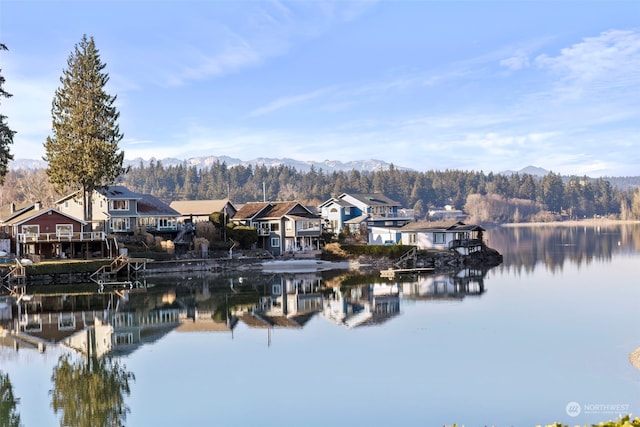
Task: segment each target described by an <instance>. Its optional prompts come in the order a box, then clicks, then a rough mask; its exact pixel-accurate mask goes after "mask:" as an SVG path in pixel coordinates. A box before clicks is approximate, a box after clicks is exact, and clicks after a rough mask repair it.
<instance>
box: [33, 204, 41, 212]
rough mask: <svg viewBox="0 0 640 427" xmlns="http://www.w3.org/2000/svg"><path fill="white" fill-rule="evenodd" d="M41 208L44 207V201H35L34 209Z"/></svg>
mask: <svg viewBox="0 0 640 427" xmlns="http://www.w3.org/2000/svg"><path fill="white" fill-rule="evenodd" d="M41 208H42V203H40V202H35V203H34V204H33V210H34V211H39V210H40V209H41Z"/></svg>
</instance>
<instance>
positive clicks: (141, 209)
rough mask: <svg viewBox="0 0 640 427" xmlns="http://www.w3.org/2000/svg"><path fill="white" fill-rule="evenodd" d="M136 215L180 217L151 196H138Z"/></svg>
mask: <svg viewBox="0 0 640 427" xmlns="http://www.w3.org/2000/svg"><path fill="white" fill-rule="evenodd" d="M138 197H139V199H138V214H145V215H164V216H180V213H179V212H178V211H176V210H175V209H173V208H172V207H171V206H169V205H167V204H166V203H165V202H163V201H162V200H160V199H158V198H157V197H155V196H152V195H151V194H140V195H138Z"/></svg>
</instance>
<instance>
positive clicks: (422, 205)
mask: <svg viewBox="0 0 640 427" xmlns="http://www.w3.org/2000/svg"><path fill="white" fill-rule="evenodd" d="M116 183H117V184H121V185H125V186H127V187H129V188H130V189H132V190H134V191H137V192H142V193H150V194H153V195H155V196H157V197H159V198H160V199H162V200H164V201H165V202H167V203H169V202H171V201H173V200H195V199H222V198H227V197H228V198H229V199H230V200H231V201H232V202H233V203H236V204H242V203H245V202H249V201H261V200H297V201H300V202H301V203H304V204H306V205H309V206H317V205H319V204H320V203H322V202H324V201H326V200H327V199H329V198H330V197H333V196H338V195H340V194H341V193H345V192H353V193H373V192H381V193H384V194H385V195H386V196H387V197H390V198H391V199H393V200H396V201H397V202H399V203H400V204H401V205H402V206H403V207H405V208H410V209H414V211H415V214H416V216H417V218H418V219H421V218H424V217H425V216H426V215H427V212H428V210H429V209H431V208H436V207H443V206H445V205H452V206H454V207H455V208H457V209H464V210H465V212H467V213H469V214H471V216H472V219H473V220H475V221H482V222H521V221H532V220H542V221H545V220H554V219H558V218H559V217H560V216H561V215H562V216H563V217H571V218H584V217H593V216H596V215H599V216H614V217H617V218H621V219H640V190H639V189H638V188H635V189H627V190H620V189H618V188H617V187H613V186H612V185H611V184H610V182H609V181H608V180H606V179H601V178H600V179H590V178H587V177H562V176H560V175H559V174H555V173H553V172H550V173H548V174H547V175H546V176H544V177H542V178H539V177H535V176H532V175H529V174H512V175H511V174H510V175H503V174H494V173H488V174H485V173H483V172H475V171H461V170H444V171H433V170H432V171H427V172H416V171H404V170H399V169H397V168H395V167H394V166H393V165H391V166H390V167H389V168H388V169H386V170H379V171H374V172H361V171H357V170H353V171H350V172H342V171H341V172H331V173H325V172H323V171H322V170H321V169H320V170H316V169H313V168H312V169H311V170H310V171H308V172H300V171H298V170H296V169H295V168H293V167H289V166H279V167H266V166H242V165H238V166H233V167H227V165H226V164H225V163H215V164H213V165H211V166H208V167H204V168H198V167H196V166H189V165H187V164H183V165H179V166H164V165H163V164H162V163H161V162H160V161H154V162H151V163H150V164H149V165H147V166H144V165H142V164H140V165H139V166H137V167H132V168H131V169H130V170H129V171H128V172H127V173H126V174H124V175H122V176H121V177H119V179H118V180H117V182H116ZM0 189H1V191H0V202H2V203H1V205H2V206H6V205H7V204H8V203H10V202H28V201H41V202H42V203H43V204H45V205H51V204H52V203H53V201H55V200H56V199H57V198H59V197H60V196H62V195H61V194H56V192H55V191H54V190H53V187H52V186H51V185H50V184H49V183H48V181H47V179H46V174H45V173H44V170H36V171H24V170H14V171H10V172H9V174H8V175H7V178H6V180H5V184H4V186H2V187H0Z"/></svg>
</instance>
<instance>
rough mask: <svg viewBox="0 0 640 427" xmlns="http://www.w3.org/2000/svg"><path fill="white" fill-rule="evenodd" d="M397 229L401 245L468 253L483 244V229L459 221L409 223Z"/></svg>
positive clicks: (479, 249) (477, 250)
mask: <svg viewBox="0 0 640 427" xmlns="http://www.w3.org/2000/svg"><path fill="white" fill-rule="evenodd" d="M399 231H400V234H401V243H402V244H403V245H413V246H416V247H417V248H418V249H454V250H456V251H458V252H459V253H460V254H461V255H469V254H470V253H473V252H479V251H481V250H482V248H483V246H484V237H483V236H484V232H485V229H484V228H482V227H481V226H479V225H475V224H465V223H463V222H461V221H450V222H439V223H429V222H422V223H411V224H407V225H405V226H404V227H402V228H401V229H400V230H399Z"/></svg>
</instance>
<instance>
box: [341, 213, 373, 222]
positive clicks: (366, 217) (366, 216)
mask: <svg viewBox="0 0 640 427" xmlns="http://www.w3.org/2000/svg"><path fill="white" fill-rule="evenodd" d="M368 218H369V215H367V214H364V215H360V216H357V217H355V218H351V219H348V220H346V221H345V222H344V223H345V224H360V223H362V222H364V221H366V220H367V219H368Z"/></svg>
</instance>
